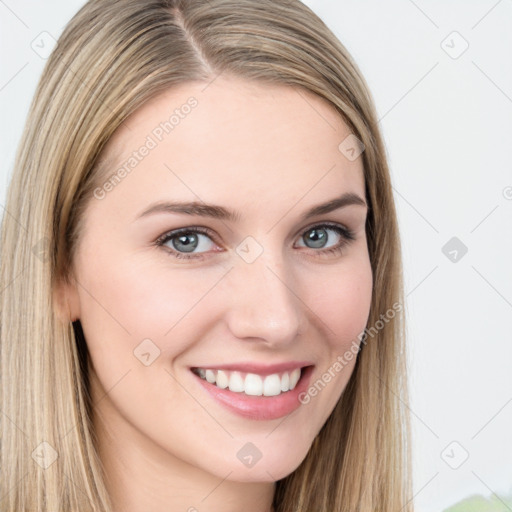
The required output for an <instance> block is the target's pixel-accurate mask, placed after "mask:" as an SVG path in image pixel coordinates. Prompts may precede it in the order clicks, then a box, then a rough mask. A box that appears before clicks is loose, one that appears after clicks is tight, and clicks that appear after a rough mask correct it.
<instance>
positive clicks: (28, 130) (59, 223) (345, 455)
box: [0, 0, 413, 512]
mask: <svg viewBox="0 0 512 512" xmlns="http://www.w3.org/2000/svg"><path fill="white" fill-rule="evenodd" d="M220 73H222V74H223V75H225V76H226V77H229V76H232V77H240V78H244V79H247V80H250V81H256V82H259V83H268V84H283V85H288V86H293V87H296V88H299V89H302V90H304V91H311V92H312V93H314V94H316V95H317V96H318V97H321V98H323V99H325V100H327V101H328V102H329V103H330V104H331V105H332V106H333V108H335V109H336V110H337V112H338V113H339V115H340V116H341V118H342V119H343V121H344V122H345V123H346V124H347V126H348V127H349V129H350V131H351V133H353V134H354V135H355V136H357V138H358V139H359V140H360V141H361V142H362V143H363V144H364V151H363V153H362V154H361V158H362V159H363V165H364V179H365V188H366V198H367V201H368V204H369V210H368V216H367V221H366V234H367V243H368V251H369V256H370V261H371V267H372V273H373V289H372V301H371V307H370V314H369V318H368V323H367V325H368V327H369V328H373V331H371V332H373V334H372V337H371V339H368V340H363V342H362V343H361V350H360V351H359V352H358V354H357V359H356V363H355V366H354V369H353V373H352V375H351V377H350V379H349V381H348V383H347V386H346V388H345V390H344V391H343V393H342V395H341V398H340V399H339V401H338V403H337V404H336V406H335V408H334V409H333V411H332V413H331V415H330V416H329V418H328V420H327V421H326V423H325V424H324V425H323V427H322V429H321V430H320V432H319V434H318V435H317V437H316V438H315V440H314V441H313V443H312V446H311V447H310V449H309V451H308V453H307V455H306V457H305V459H304V460H303V461H302V463H301V464H300V465H299V466H298V467H297V469H296V470H295V471H293V472H292V473H291V474H290V475H288V476H287V477H285V478H283V479H281V480H279V481H278V482H276V484H275V494H274V501H273V506H274V509H275V511H276V512H295V511H297V512H298V511H301V512H311V511H315V512H356V511H364V512H368V511H370V510H372V511H373V510H379V511H380V512H398V511H399V510H400V511H403V512H410V511H412V510H413V508H412V504H411V497H412V492H411V489H412V487H411V486H412V483H411V476H410V473H411V460H410V459H411V456H410V444H409V437H410V423H409V417H408V414H407V411H406V409H405V407H406V404H407V403H408V390H407V375H406V351H405V320H404V314H403V313H401V314H397V315H396V316H395V315H394V318H393V321H389V322H388V321H386V325H385V326H384V327H383V328H379V329H376V328H375V326H376V324H377V322H379V321H380V323H381V324H382V320H381V318H382V315H383V314H386V315H388V312H389V311H391V310H396V309H397V304H398V305H399V307H398V309H400V310H402V312H403V311H404V308H402V307H401V306H402V305H403V281H402V279H403V278H402V263H401V252H400V251H401V248H400V240H399V233H398V224H397V218H396V211H395V206H394V202H393V195H392V187H391V179H390V174H389V169H388V164H387V156H386V153H385V148H384V144H383V140H382V137H381V134H380V133H379V129H378V121H377V116H376V111H375V107H374V104H373V100H372V97H371V94H370V92H369V90H368V86H367V85H366V82H365V81H364V78H363V77H362V75H361V72H360V71H359V69H358V68H357V66H356V64H355V63H354V61H353V60H352V58H351V56H350V55H349V53H348V51H347V50H346V49H345V47H344V46H343V45H342V44H341V43H340V41H339V40H338V39H337V38H336V36H335V35H334V34H333V33H332V32H331V31H330V29H328V27H327V26H326V25H325V24H324V22H322V21H321V20H320V19H319V18H318V17H317V16H316V15H315V14H314V13H313V12H312V11H311V10H310V9H309V8H308V7H307V6H305V5H304V4H302V3H301V2H300V1H298V0H279V1H275V0H273V1H269V0H208V1H206V2H205V1H201V0H181V1H180V0H167V1H166V0H90V1H89V2H87V3H86V4H85V5H84V6H83V7H82V8H81V9H80V10H79V12H78V13H77V14H76V15H75V16H74V17H73V18H72V20H71V21H70V22H69V24H68V25H67V26H66V28H65V30H64V32H63V34H62V35H61V37H60V38H59V40H58V43H57V46H56V47H55V49H54V50H53V52H52V54H51V56H50V58H49V59H48V61H47V63H46V66H45V69H44V71H43V73H42V76H41V78H40V81H39V84H38V87H37V90H36V93H35V96H34V98H33V101H32V104H31V107H30V110H29V114H28V117H27V121H26V125H25V128H24V132H23V135H22V139H21V142H20V146H19V147H18V150H17V154H16V159H15V164H14V169H13V175H12V180H11V183H10V186H9V190H8V195H7V207H6V210H5V214H4V216H3V219H2V231H1V244H2V246H1V263H2V265H1V273H0V288H1V290H2V292H1V297H0V300H1V302H0V307H1V313H0V314H1V324H0V356H1V361H0V384H1V391H0V400H1V403H0V408H1V412H2V415H1V416H0V435H1V438H0V443H1V444H0V447H1V450H0V470H1V475H2V476H1V478H0V496H1V499H0V510H1V511H2V512H20V511H28V510H30V511H36V510H37V511H39V512H49V511H52V512H55V511H62V512H64V511H78V510H80V511H81V512H90V511H96V512H98V511H106V512H108V511H111V510H112V503H111V501H110V497H109V495H108V492H107V488H106V486H105V474H104V471H103V467H102V462H101V460H100V458H99V455H98V452H97V448H96V447H97V442H96V438H95V432H94V431H93V429H92V422H91V411H92V407H93V404H92V403H91V397H90V394H89V383H88V354H87V348H86V344H85V340H84V336H83V331H82V330H81V325H80V322H79V320H76V321H74V322H71V321H69V322H64V321H62V319H60V318H59V317H58V316H57V313H56V308H55V301H54V295H53V292H54V290H55V287H56V285H57V283H59V282H62V281H68V282H69V279H70V275H71V273H72V270H73V261H74V260H73V257H74V254H75V251H76V247H77V243H78V241H79V240H80V233H81V231H80V229H81V221H82V218H83V213H84V211H85V208H86V206H87V204H88V203H89V201H91V199H92V197H93V190H94V189H95V188H96V187H97V186H98V184H99V183H100V182H101V174H102V165H100V164H101V161H100V157H101V156H102V149H103V148H104V147H105V145H106V143H107V142H108V141H109V139H110V137H111V136H112V135H113V133H114V132H115V131H116V129H117V128H118V127H120V125H121V124H122V123H123V121H124V120H126V118H127V117H128V116H130V115H131V114H132V113H134V112H135V111H136V110H137V109H139V108H140V107H141V106H143V105H144V104H145V103H146V102H147V101H148V100H149V99H151V98H153V97H155V96H157V95H158V94H161V93H163V92H165V91H167V90H168V89H169V88H172V87H173V86H174V85H177V84H183V83H187V82H192V81H202V82H205V83H206V82H209V81H211V80H213V79H214V78H215V77H216V76H218V75H219V74H220ZM103 171H104V169H103ZM20 228H21V229H20ZM20 235H21V236H20ZM377 325H378V324H377ZM374 331H375V332H374ZM365 332H366V331H365ZM63 390H65V392H63ZM42 443H43V444H42ZM45 443H46V444H45ZM54 459H55V460H54Z"/></svg>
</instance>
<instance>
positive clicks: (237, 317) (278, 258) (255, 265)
mask: <svg viewBox="0 0 512 512" xmlns="http://www.w3.org/2000/svg"><path fill="white" fill-rule="evenodd" d="M240 254H242V253H240ZM248 261H250V260H246V259H244V258H243V257H240V258H239V260H238V261H237V262H236V264H235V268H234V269H233V270H232V272H230V279H231V285H232V301H231V302H230V303H231V307H230V313H229V324H230V329H231V331H232V333H233V334H234V335H235V336H237V337H239V338H246V337H253V338H261V339H265V340H266V341H268V342H272V343H286V342H290V341H293V340H294V338H295V337H296V336H297V334H298V332H299V328H300V325H301V319H302V315H303V311H302V308H301V301H300V300H299V299H298V298H297V296H296V294H295V293H296V292H294V291H292V290H293V288H292V285H293V283H292V275H291V273H290V272H288V271H287V269H286V266H285V262H284V261H283V256H282V252H281V251H279V250H276V249H270V248H266V249H265V250H263V252H262V253H261V254H260V255H259V256H258V257H256V259H255V260H254V261H252V262H250V263H249V262H248Z"/></svg>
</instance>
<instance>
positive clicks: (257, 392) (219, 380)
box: [192, 368, 301, 396]
mask: <svg viewBox="0 0 512 512" xmlns="http://www.w3.org/2000/svg"><path fill="white" fill-rule="evenodd" d="M192 371H193V372H194V373H195V374H196V375H197V376H199V377H200V378H201V379H203V380H206V381H207V382H209V383H210V384H214V385H215V386H217V387H218V388H220V389H229V390H230V391H233V392H235V393H244V394H246V395H249V396H277V395H280V394H281V393H286V392H287V391H291V390H293V389H295V386H296V385H297V382H298V381H299V379H300V376H301V368H295V369H294V370H291V371H285V372H281V373H273V374H271V375H266V376H263V375H258V374H256V373H245V372H241V371H228V370H214V369H209V368H192Z"/></svg>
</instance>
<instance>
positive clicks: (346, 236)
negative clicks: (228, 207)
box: [155, 223, 355, 260]
mask: <svg viewBox="0 0 512 512" xmlns="http://www.w3.org/2000/svg"><path fill="white" fill-rule="evenodd" d="M321 228H328V229H329V230H332V231H334V232H336V233H337V234H338V235H341V237H342V239H341V241H340V242H339V243H338V244H337V245H336V246H334V247H329V248H328V249H324V250H321V249H320V250H318V251H316V250H314V249H313V252H317V253H320V254H322V255H326V254H329V255H330V254H339V253H341V251H342V250H343V249H344V248H345V246H346V245H348V244H349V243H350V242H351V241H352V240H355V234H354V232H353V231H351V230H350V229H348V228H345V227H343V226H340V225H338V224H330V223H323V224H315V225H314V226H311V227H309V228H306V229H305V230H304V231H303V232H302V234H303V235H304V233H307V232H308V231H312V230H313V229H321ZM190 233H199V234H202V235H206V236H208V237H209V238H210V239H211V240H212V241H213V242H215V240H213V238H212V236H213V235H212V232H211V230H209V229H207V228H202V227H199V226H196V227H190V228H182V229H177V230H175V231H169V232H167V233H165V234H164V235H162V236H161V237H159V238H158V239H157V240H156V242H155V245H157V246H158V247H163V246H164V244H166V243H167V242H169V240H172V239H173V238H176V237H178V236H179V235H182V234H190ZM168 249H169V251H168V252H169V254H170V255H171V256H173V257H174V258H178V259H185V260H190V259H203V258H204V256H203V255H204V254H206V253H191V255H187V254H185V253H181V252H179V251H176V250H174V249H170V248H168Z"/></svg>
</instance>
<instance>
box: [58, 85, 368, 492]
mask: <svg viewBox="0 0 512 512" xmlns="http://www.w3.org/2000/svg"><path fill="white" fill-rule="evenodd" d="M349 134H350V131H349V130H348V128H347V126H346V125H345V124H344V123H343V122H342V120H341V118H340V116H339V115H338V114H337V113H336V111H335V110H334V109H333V108H332V107H331V106H329V105H328V104H327V103H326V102H325V101H323V100H321V99H320V98H318V97H316V96H314V95H312V94H311V93H307V92H304V91H301V90H296V89H293V88H290V87H287V86H282V85H276V86H273V85H264V84H256V83H254V82H247V81H243V80H240V79H234V78H225V77H219V78H217V79H216V80H215V81H214V82H213V83H211V84H210V85H208V86H206V84H205V83H188V84H185V85H181V86H179V87H176V88H173V89H172V90H169V91H168V92H166V93H165V94H162V95H160V96H159V97H157V98H155V99H153V100H152V101H151V102H150V103H147V104H146V105H145V106H144V107H143V108H141V109H140V110H138V111H137V112H136V113H135V114H134V115H132V116H131V117H130V118H129V119H128V120H127V121H126V122H125V123H123V126H122V127H121V128H120V129H119V130H118V131H117V132H116V133H115V134H114V137H113V138H112V139H111V140H110V142H109V145H108V146H107V148H106V153H105V156H106V157H107V160H105V161H106V162H107V161H109V164H108V170H107V171H106V174H105V177H104V179H103V181H101V183H100V184H99V186H98V188H97V189H96V190H95V192H94V197H91V199H90V202H89V204H88V209H87V211H86V213H85V215H84V218H83V228H84V230H83V232H82V238H81V239H80V243H79V246H78V249H77V253H76V258H75V261H74V272H75V273H74V277H75V278H76V283H75V284H74V285H73V286H70V287H68V288H67V289H66V290H67V291H66V294H67V295H66V297H67V300H68V301H69V304H70V307H71V310H70V311H71V314H72V315H73V319H74V318H79V319H80V321H81V324H82V327H83V330H84V334H85V339H86V341H87V346H88V350H89V354H90V365H91V366H90V368H91V369H90V371H91V393H92V396H93V402H94V403H95V404H96V406H95V408H94V414H95V419H94V421H95V425H96V427H97V428H98V431H99V432H101V434H100V437H101V438H103V439H107V436H111V437H110V438H109V441H108V443H106V442H105V445H109V446H111V447H116V448H115V449H116V457H118V458H119V459H120V460H123V459H126V460H129V459H130V460H133V459H132V457H133V452H138V453H140V454H142V453H143V454H144V456H143V457H144V459H145V460H149V459H151V464H152V465H153V467H154V466H161V467H171V466H172V467H180V468H182V470H183V471H184V472H185V473H187V474H190V475H192V474H196V475H197V474H198V473H197V472H198V471H200V472H205V473H209V474H210V475H211V474H213V475H215V476H217V477H219V478H226V477H227V475H229V476H228V477H227V479H228V480H233V481H239V482H244V481H245V482H249V481H253V482H255V481H266V482H270V481H276V480H278V479H281V478H283V477H285V476H286V475H288V474H290V473H291V472H292V471H293V470H295V469H296V468H297V466H298V465H299V464H300V463H301V461H302V460H303V459H304V457H305V456H306V454H307V452H308V450H309V448H310V446H311V444H312V442H313V440H314V438H315V436H316V435H317V434H318V432H319V431H320V429H321V427H322V426H323V424H324V423H325V421H326V420H327V418H328V417H329V415H330V413H331V411H332V410H333V408H334V406H335V404H336V402H337V401H338V400H339V398H340V396H341V393H342V392H343V390H344V388H345V386H346V384H347V381H348V380H349V377H350V375H351V373H352V371H353V368H354V365H355V357H354V358H352V359H350V358H349V357H346V356H344V354H346V353H347V351H351V352H352V353H355V352H356V350H354V347H357V346H358V345H359V339H358V335H359V334H360V333H361V331H363V330H364V328H365V327H366V322H367V319H368V314H369V309H370V300H371V290H372V274H371V267H370V262H369V255H368V249H367V240H366V235H365V219H366V213H367V209H366V205H365V186H364V178H363V163H362V157H357V154H358V148H357V146H355V144H354V142H353V140H352V139H351V138H349V139H347V140H345V139H346V137H347V136H349ZM340 145H341V146H340ZM351 147H352V148H354V151H351V150H350V148H351ZM123 167H124V171H123V170H121V169H122V168H123ZM349 194H350V195H349ZM356 196H357V197H358V198H360V201H358V200H357V198H356ZM342 197H345V198H346V200H345V201H344V203H343V204H338V207H337V208H335V209H332V208H327V207H326V208H323V211H322V209H321V208H320V209H318V211H316V212H313V214H312V215H308V216H307V217H306V214H307V213H308V212H310V210H312V209H314V208H315V207H318V206H319V205H323V204H325V203H329V202H331V201H336V200H339V199H340V198H342ZM170 203H173V204H174V203H183V204H184V203H194V204H195V206H194V207H192V206H190V205H189V206H181V207H180V208H177V207H176V206H170V205H169V204H170ZM166 204H167V206H166ZM155 205H159V206H155ZM213 205H215V206H213ZM228 212H229V213H228ZM231 212H232V216H230V213H231ZM326 224H328V226H326ZM196 229H198V230H200V232H197V231H195V230H196ZM178 230H180V232H179V233H178ZM347 232H348V234H347ZM167 235H168V236H167ZM349 235H350V236H351V237H352V239H351V238H350V236H349ZM166 236H167V238H165V237H166ZM341 361H343V362H341ZM337 362H338V364H336V363H337ZM340 366H341V368H340ZM305 367H308V369H307V370H306V369H303V370H302V371H301V375H302V376H301V378H300V380H299V381H298V383H297V384H296V385H295V387H294V389H293V390H288V391H283V389H284V390H286V389H288V388H289V387H290V385H292V386H293V384H294V378H295V377H296V376H297V375H298V369H300V368H305ZM194 368H195V369H197V368H200V369H201V371H198V372H197V373H201V374H202V375H203V377H205V378H206V379H204V378H201V376H200V375H197V374H196V373H195V372H194V371H193V370H192V369H194ZM223 369H224V370H229V371H222V370H223ZM207 370H208V371H207ZM218 370H220V372H219V371H218ZM237 370H238V371H237ZM293 370H296V371H293ZM285 373H286V374H287V375H285ZM213 378H216V379H218V381H217V384H215V383H212V382H209V381H211V380H213ZM315 382H317V385H316V388H315ZM318 382H320V384H318ZM226 386H227V387H226ZM230 387H231V388H232V390H230ZM311 388H315V389H316V391H315V390H313V391H312V392H311V393H310V392H309V391H308V390H311ZM261 393H263V395H262V394H261ZM105 450H107V448H105ZM141 457H142V455H141ZM184 468H186V469H184ZM193 472H194V473H193Z"/></svg>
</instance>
